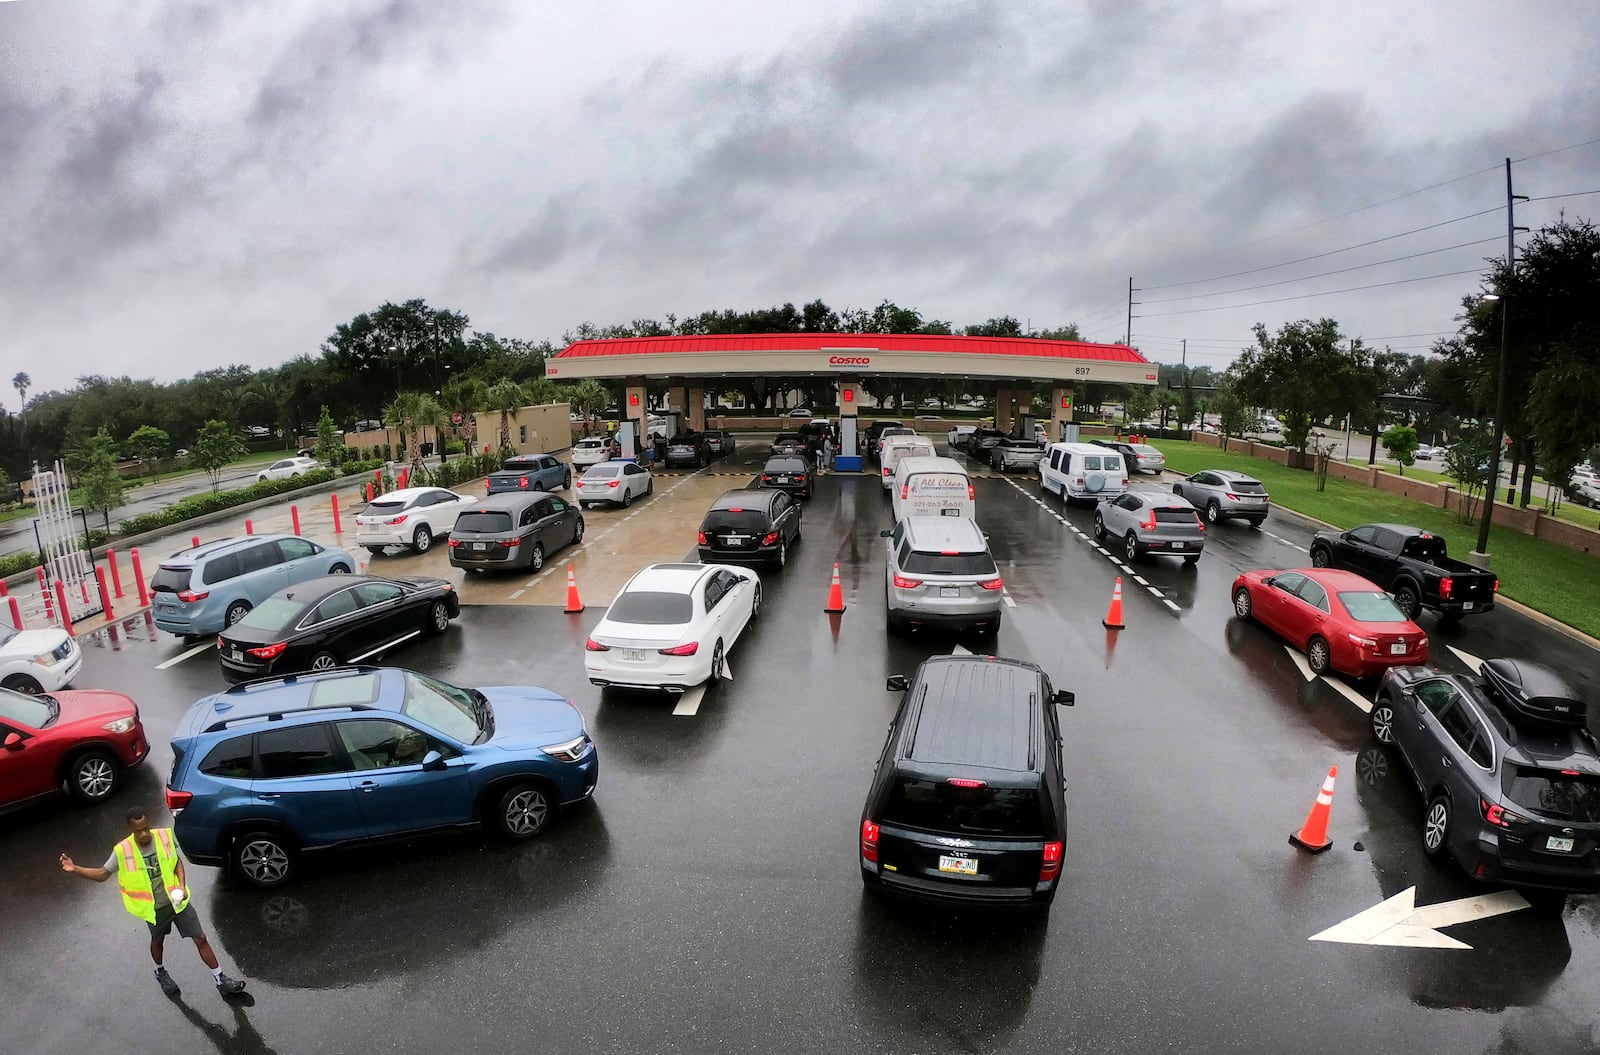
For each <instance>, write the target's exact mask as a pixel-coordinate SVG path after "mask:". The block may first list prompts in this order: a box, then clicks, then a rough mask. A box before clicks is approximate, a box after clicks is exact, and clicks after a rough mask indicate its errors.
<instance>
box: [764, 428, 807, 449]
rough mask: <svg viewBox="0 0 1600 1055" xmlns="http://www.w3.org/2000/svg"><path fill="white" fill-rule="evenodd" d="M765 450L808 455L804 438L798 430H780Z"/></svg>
mask: <svg viewBox="0 0 1600 1055" xmlns="http://www.w3.org/2000/svg"><path fill="white" fill-rule="evenodd" d="M767 450H768V451H769V452H771V453H772V454H800V455H809V447H808V445H807V443H806V438H805V437H804V436H802V435H800V433H798V432H780V433H778V435H777V436H776V437H775V438H774V439H773V441H772V443H771V445H769V446H768V448H767Z"/></svg>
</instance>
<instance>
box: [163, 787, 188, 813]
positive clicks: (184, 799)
mask: <svg viewBox="0 0 1600 1055" xmlns="http://www.w3.org/2000/svg"><path fill="white" fill-rule="evenodd" d="M193 798H194V792H192V791H173V790H172V789H171V788H168V789H167V809H169V810H181V809H183V808H184V807H185V806H187V805H189V802H190V801H191V800H192V799H193Z"/></svg>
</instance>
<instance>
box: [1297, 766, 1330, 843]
mask: <svg viewBox="0 0 1600 1055" xmlns="http://www.w3.org/2000/svg"><path fill="white" fill-rule="evenodd" d="M1338 775H1339V767H1338V766H1329V767H1328V779H1327V780H1324V781H1323V782H1322V790H1321V791H1319V792H1317V801H1316V802H1314V803H1312V804H1311V812H1310V813H1308V814H1307V815H1306V824H1305V827H1303V828H1301V829H1300V830H1299V831H1297V832H1295V833H1294V834H1293V835H1291V836H1289V841H1290V842H1291V843H1293V844H1294V845H1296V846H1298V847H1300V849H1302V850H1309V851H1310V852H1312V853H1314V854H1320V853H1321V852H1322V851H1324V850H1326V849H1328V848H1329V847H1330V846H1332V845H1333V840H1332V839H1329V838H1328V814H1330V813H1332V812H1333V780H1334V778H1335V777H1337V776H1338Z"/></svg>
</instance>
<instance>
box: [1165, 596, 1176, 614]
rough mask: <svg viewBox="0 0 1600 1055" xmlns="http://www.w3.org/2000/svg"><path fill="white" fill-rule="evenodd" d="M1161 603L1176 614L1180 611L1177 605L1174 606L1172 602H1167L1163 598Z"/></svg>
mask: <svg viewBox="0 0 1600 1055" xmlns="http://www.w3.org/2000/svg"><path fill="white" fill-rule="evenodd" d="M1161 603H1162V604H1164V605H1166V606H1167V607H1168V608H1170V609H1172V610H1173V611H1174V612H1176V611H1178V610H1179V609H1178V606H1177V605H1175V604H1173V603H1172V602H1171V601H1169V600H1167V599H1166V598H1165V597H1163V598H1161Z"/></svg>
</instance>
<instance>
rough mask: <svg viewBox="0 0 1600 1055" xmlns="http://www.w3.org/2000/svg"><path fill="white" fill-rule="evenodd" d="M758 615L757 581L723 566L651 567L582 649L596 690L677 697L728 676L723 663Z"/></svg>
mask: <svg viewBox="0 0 1600 1055" xmlns="http://www.w3.org/2000/svg"><path fill="white" fill-rule="evenodd" d="M760 611H761V580H760V579H759V578H758V577H757V576H756V573H755V572H753V571H751V570H750V569H749V568H736V567H733V566H732V565H729V564H651V565H649V566H647V567H645V568H643V569H641V570H640V571H638V572H637V573H635V575H634V576H633V578H631V579H629V580H628V582H627V584H626V585H624V586H623V587H622V592H621V593H619V594H617V599H616V600H614V601H612V602H611V607H610V609H608V610H607V612H606V614H605V618H603V619H601V620H600V622H599V623H598V624H596V626H595V628H594V630H593V631H592V632H591V633H590V635H589V640H588V641H587V642H585V643H584V653H583V668H584V672H585V673H587V674H588V675H589V680H590V681H591V682H593V683H594V684H596V685H599V686H600V687H601V688H605V687H607V686H617V687H620V688H635V689H661V690H663V691H666V692H671V693H681V692H684V691H685V690H687V689H688V688H690V687H691V686H694V685H699V684H701V683H703V682H707V681H710V682H715V681H717V680H719V679H721V678H724V677H728V676H729V675H728V666H727V656H728V652H729V650H731V649H732V648H733V644H734V642H735V641H737V640H739V635H740V634H743V633H744V630H745V627H747V626H749V625H750V624H751V623H752V622H753V621H754V620H755V618H756V614H757V613H758V612H760Z"/></svg>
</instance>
